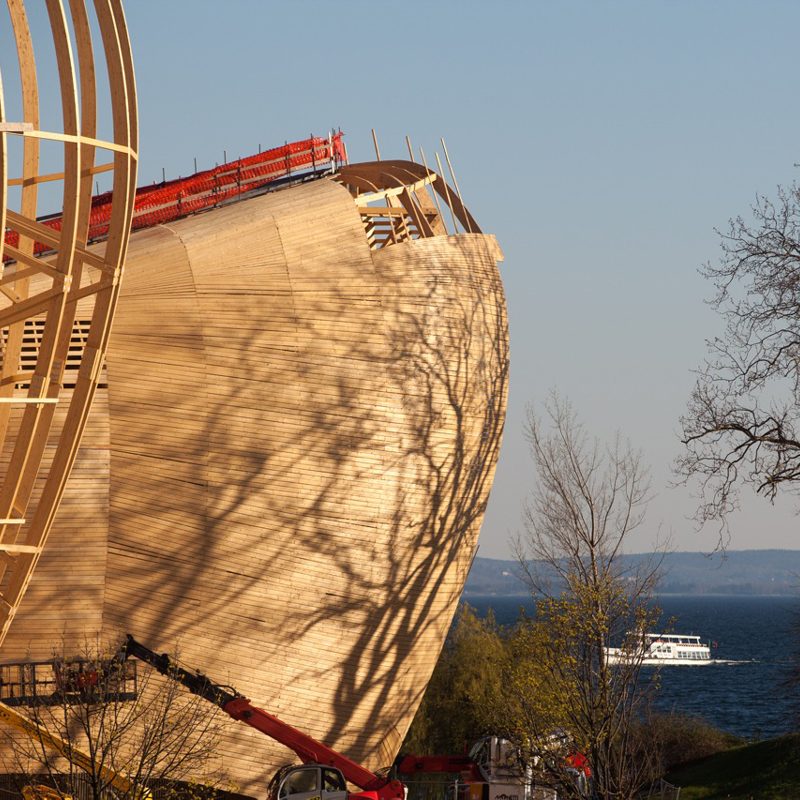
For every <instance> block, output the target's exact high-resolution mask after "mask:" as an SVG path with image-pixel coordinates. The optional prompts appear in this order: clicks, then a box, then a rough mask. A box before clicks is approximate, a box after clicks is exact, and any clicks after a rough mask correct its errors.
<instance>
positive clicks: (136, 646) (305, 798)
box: [120, 634, 406, 800]
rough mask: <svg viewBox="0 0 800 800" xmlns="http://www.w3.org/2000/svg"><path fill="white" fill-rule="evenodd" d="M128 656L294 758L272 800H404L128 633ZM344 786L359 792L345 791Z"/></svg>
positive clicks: (396, 784)
mask: <svg viewBox="0 0 800 800" xmlns="http://www.w3.org/2000/svg"><path fill="white" fill-rule="evenodd" d="M131 656H133V657H134V658H138V659H140V660H141V661H144V662H145V663H146V664H149V665H150V666H151V667H153V668H154V669H155V670H156V671H157V672H160V673H161V674H162V675H165V676H166V677H168V678H170V679H171V680H174V681H177V682H178V683H180V684H182V685H183V686H185V687H186V688H187V689H188V690H189V691H190V692H191V693H192V694H196V695H197V696H198V697H202V698H203V699H205V700H208V701H209V702H210V703H213V704H214V705H216V706H218V707H219V708H221V709H222V710H223V711H224V712H225V713H226V714H228V716H230V717H232V718H233V719H235V720H238V721H240V722H244V723H245V724H246V725H249V726H250V727H251V728H255V729H256V730H257V731H259V732H260V733H263V734H264V735H265V736H269V737H270V738H271V739H274V740H275V741H277V742H280V744H282V745H284V746H285V747H288V748H289V749H290V750H292V751H294V753H296V754H297V756H298V757H299V758H300V760H301V761H302V762H303V764H302V765H289V766H286V767H282V768H281V769H280V770H278V772H277V773H276V774H275V776H274V777H273V779H272V780H271V781H270V784H269V797H270V798H271V800H348V798H349V800H405V797H406V788H405V786H404V785H403V784H402V783H401V782H400V781H398V780H395V779H392V778H388V777H383V776H380V775H377V774H375V773H374V772H371V771H370V770H368V769H367V768H366V767H363V766H362V765H361V764H358V763H356V762H355V761H353V760H352V759H350V758H348V757H347V756H345V755H342V754H341V753H339V752H337V751H336V750H334V749H333V748H332V747H329V746H328V745H325V744H323V743H322V742H319V741H317V740H316V739H314V738H313V737H311V736H309V735H308V734H305V733H303V732H302V731H300V730H298V729H297V728H293V727H292V726H291V725H288V724H287V723H285V722H282V721H281V720H280V719H278V718H277V717H276V716H274V715H273V714H270V713H269V712H267V711H264V710H263V709H261V708H258V707H257V706H254V705H253V704H252V703H251V702H250V701H249V700H248V699H247V698H246V697H244V696H243V695H241V694H239V692H237V691H236V690H235V689H233V688H232V687H230V686H224V685H222V684H218V683H214V681H212V680H211V679H210V678H209V677H207V676H206V675H204V674H203V673H201V672H197V671H194V670H189V669H185V668H184V667H182V666H180V664H178V663H177V662H176V661H175V660H174V659H173V658H170V657H169V656H168V655H167V654H166V653H162V654H159V653H156V652H154V651H153V650H151V649H150V648H149V647H146V646H145V645H143V644H141V643H140V642H137V641H136V639H134V638H133V636H131V635H130V634H128V635H127V638H126V640H125V644H124V645H123V646H122V649H121V651H120V658H121V659H122V660H124V659H126V658H129V657H131ZM348 783H350V784H352V785H354V786H357V787H358V788H359V789H360V790H361V791H359V792H348V790H347V784H348Z"/></svg>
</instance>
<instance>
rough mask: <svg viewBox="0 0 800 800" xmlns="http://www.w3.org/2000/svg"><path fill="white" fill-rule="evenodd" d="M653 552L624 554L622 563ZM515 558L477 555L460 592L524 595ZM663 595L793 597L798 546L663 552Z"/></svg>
mask: <svg viewBox="0 0 800 800" xmlns="http://www.w3.org/2000/svg"><path fill="white" fill-rule="evenodd" d="M653 557H660V556H656V555H655V554H653V553H639V554H635V555H626V556H623V558H622V564H623V566H624V567H625V568H627V569H630V570H635V569H636V567H637V566H638V565H641V564H643V563H644V562H646V561H648V560H649V559H652V558H653ZM519 571H520V568H519V564H518V563H517V562H516V561H512V560H510V559H495V558H483V557H481V556H478V557H476V558H475V561H474V562H473V564H472V569H471V570H470V573H469V576H468V578H467V582H466V585H465V587H464V593H463V597H464V599H469V597H471V596H472V597H480V596H487V597H488V596H494V597H507V598H513V597H519V598H523V597H527V596H528V592H527V590H526V588H525V584H524V582H523V580H522V579H521V578H520V576H519ZM662 571H663V573H664V577H663V579H662V586H663V588H662V589H661V590H660V591H659V592H658V594H659V595H663V596H665V597H666V596H670V597H676V596H722V597H797V596H800V550H775V549H770V550H727V551H725V552H724V553H711V554H707V553H701V552H696V553H691V552H676V553H667V554H666V555H664V556H663V562H662Z"/></svg>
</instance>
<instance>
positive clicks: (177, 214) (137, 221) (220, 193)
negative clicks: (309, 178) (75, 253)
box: [5, 131, 347, 255]
mask: <svg viewBox="0 0 800 800" xmlns="http://www.w3.org/2000/svg"><path fill="white" fill-rule="evenodd" d="M343 136H344V134H343V133H342V132H341V131H339V132H338V133H334V134H331V135H330V136H329V137H328V138H323V137H319V136H312V137H310V138H309V139H304V140H302V141H299V142H290V143H288V144H285V145H283V146H282V147H275V148H273V149H272V150H266V151H264V152H263V153H258V154H257V155H254V156H248V157H247V158H241V159H239V160H238V161H231V162H229V163H227V164H222V165H220V166H218V167H214V169H208V170H205V171H204V172H198V173H196V174H195V175H190V176H189V177H188V178H178V179H177V180H173V181H165V182H164V183H159V184H155V185H153V186H143V187H141V188H139V189H137V190H136V202H135V205H134V212H133V224H132V229H133V230H139V229H141V228H150V227H152V226H154V225H161V224H163V223H166V222H172V221H173V220H176V219H180V218H181V217H185V216H188V215H189V214H194V213H195V212H197V211H202V210H204V209H207V208H214V207H215V206H219V205H224V204H225V203H229V202H231V201H232V200H235V199H236V198H237V197H240V196H242V195H245V194H249V193H251V192H254V191H257V190H258V189H261V188H263V187H265V186H268V185H269V184H271V183H275V182H278V181H281V180H283V179H286V178H289V177H290V176H292V175H295V174H296V173H299V172H302V171H307V170H308V169H309V167H310V168H311V170H312V171H316V170H317V169H324V168H331V167H332V168H334V169H335V168H336V166H337V165H338V164H344V163H346V161H347V158H346V152H345V149H344V142H343V141H342V137H343ZM112 194H113V193H112V192H105V193H104V194H100V195H97V196H95V197H93V198H92V211H91V215H90V217H89V235H88V241H95V240H98V239H102V238H103V237H104V236H106V235H107V233H108V224H109V220H110V219H111V203H112V199H113V198H112ZM41 222H42V224H44V225H47V227H49V228H52V229H53V230H56V231H58V230H60V229H61V217H60V216H55V217H50V218H48V219H43V220H41ZM5 241H6V243H7V244H9V245H11V246H13V247H16V246H17V245H18V243H19V234H18V233H17V232H16V231H6V234H5ZM49 249H50V248H49V246H48V245H46V244H42V243H40V242H36V243H35V245H34V252H35V253H36V254H37V255H39V254H41V253H43V252H46V251H47V250H49Z"/></svg>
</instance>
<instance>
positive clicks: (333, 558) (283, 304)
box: [2, 162, 508, 796]
mask: <svg viewBox="0 0 800 800" xmlns="http://www.w3.org/2000/svg"><path fill="white" fill-rule="evenodd" d="M392 163H397V162H392ZM412 166H413V165H412ZM409 171H410V172H411V173H412V174H411V175H410V177H409V181H411V180H412V179H413V180H414V181H419V180H420V178H419V176H418V175H417V174H416V172H415V171H413V170H411V167H409ZM423 177H424V176H423ZM429 180H430V179H429ZM362 200H363V198H362ZM390 201H391V197H389V198H388V199H387V197H385V196H384V197H383V198H382V199H381V200H380V202H381V203H383V205H384V206H386V207H389V206H387V203H388V202H390ZM358 202H359V201H358V200H356V202H354V198H353V196H352V194H351V192H350V191H349V190H348V187H347V185H342V183H340V182H337V181H336V180H333V179H327V178H326V179H320V180H316V181H314V182H311V183H307V184H304V185H300V186H296V187H292V188H288V189H285V190H282V191H279V192H275V193H272V194H269V195H265V196H263V197H258V198H254V199H250V200H246V201H242V202H240V203H237V204H234V205H231V206H228V207H225V208H220V209H217V210H214V211H211V212H207V213H203V214H199V215H196V216H194V217H190V218H187V219H184V220H180V221H177V222H175V223H172V224H171V225H169V226H168V227H166V226H163V227H159V228H154V229H150V230H146V231H142V232H140V233H136V234H134V235H133V236H132V237H131V240H130V247H129V252H128V260H127V264H126V274H125V282H124V284H123V288H122V293H121V297H120V301H119V304H118V308H117V314H116V319H115V323H114V328H113V332H112V335H111V339H110V342H109V347H108V353H107V359H106V367H107V372H106V380H105V382H104V384H103V388H100V389H99V390H98V401H99V402H96V404H95V406H94V409H93V412H92V415H91V417H90V420H89V424H88V427H87V433H86V436H85V438H84V441H83V445H82V447H81V449H80V451H79V454H78V459H77V464H76V468H75V471H74V480H73V481H72V482H71V483H70V484H68V486H67V490H66V493H65V497H64V504H63V505H62V513H61V514H59V516H58V518H57V519H56V522H55V524H54V526H53V530H52V533H51V537H50V545H48V547H47V548H46V549H45V552H44V554H43V555H42V557H41V560H40V565H39V568H38V570H37V573H36V575H35V576H34V579H33V582H32V584H31V588H30V590H29V594H28V598H27V599H26V601H25V602H24V603H23V605H22V607H21V609H20V611H19V613H18V615H17V618H16V621H15V624H14V625H13V626H12V627H11V630H10V632H9V635H8V638H7V640H6V643H5V646H4V650H3V654H2V658H3V661H6V662H13V661H18V660H20V659H21V658H24V657H30V658H36V659H41V658H46V657H47V656H48V654H49V650H50V649H51V648H52V647H53V645H54V644H56V645H58V644H59V643H60V642H61V641H65V642H67V643H74V645H75V646H76V647H78V646H79V645H82V644H83V641H84V637H85V636H88V637H90V638H93V637H94V636H95V634H96V632H97V631H98V629H99V628H102V636H103V637H104V638H105V639H106V640H111V639H113V638H114V637H117V636H120V635H121V634H122V633H123V632H125V631H131V632H132V633H134V634H135V635H136V637H137V638H139V639H140V640H141V641H143V642H146V643H147V644H148V645H149V646H151V647H153V648H154V649H156V650H165V651H169V650H174V648H176V647H177V648H178V649H179V652H180V657H181V659H182V660H183V661H184V662H186V663H188V664H191V665H194V666H197V667H198V668H201V669H202V670H204V671H205V672H207V673H209V674H210V675H212V676H214V677H215V678H217V679H218V680H220V681H227V682H230V683H231V684H233V685H234V686H235V687H236V688H237V689H239V690H240V691H241V692H243V693H245V694H247V695H248V696H249V697H250V698H251V699H252V700H253V701H254V702H255V703H256V704H259V705H262V706H263V707H265V708H267V709H268V710H270V711H272V712H273V713H276V714H277V715H278V716H280V717H281V718H282V719H284V720H285V721H286V722H288V723H290V724H292V725H295V726H297V727H299V728H302V729H303V730H304V731H307V732H308V733H310V734H311V735H312V736H315V737H317V738H320V739H322V740H323V741H325V742H327V743H329V744H331V745H333V746H334V747H336V748H338V749H340V750H342V751H343V752H345V753H346V754H347V755H349V756H350V757H352V758H354V759H356V760H358V761H363V762H364V763H366V764H367V765H368V766H369V767H371V768H378V767H381V766H386V765H388V764H389V763H391V761H392V759H393V758H394V756H395V755H396V752H397V749H398V747H399V746H400V743H401V741H402V738H403V736H404V734H405V732H406V730H407V727H408V725H409V724H410V722H411V719H412V717H413V715H414V712H415V711H416V708H417V705H418V703H419V701H420V699H421V695H422V692H423V691H424V688H425V685H426V683H427V681H428V679H429V677H430V674H431V671H432V670H433V666H434V664H435V661H436V659H437V656H438V654H439V650H440V648H441V646H442V642H443V640H444V636H445V634H446V632H447V629H448V627H449V625H450V621H451V619H452V616H453V613H454V610H455V606H456V603H457V600H458V597H459V595H460V592H461V588H462V586H463V582H464V580H465V578H466V573H467V571H468V568H469V564H470V562H471V559H472V556H473V554H474V551H475V547H476V542H477V537H478V532H479V528H480V523H481V519H482V515H483V511H484V508H485V505H486V501H487V498H488V492H489V488H490V486H491V481H492V477H493V473H494V467H495V463H496V459H497V453H498V448H499V444H500V437H501V432H502V426H503V419H504V412H505V402H506V385H507V367H508V355H507V332H506V318H505V305H504V299H503V292H502V286H501V283H500V278H499V274H498V271H497V264H496V262H497V261H498V260H499V259H500V258H501V253H500V250H499V247H498V246H497V243H496V242H495V240H494V238H493V237H491V236H486V235H483V234H481V233H477V232H474V233H460V234H459V235H445V233H444V232H443V230H442V233H440V234H439V235H428V236H425V237H421V238H415V237H407V238H403V237H399V236H398V237H397V238H398V241H397V242H396V243H395V242H391V243H384V244H383V246H381V247H379V248H374V247H372V246H371V244H370V241H369V240H368V236H369V232H368V231H366V229H365V226H364V223H363V216H365V215H362V214H361V213H360V211H359V207H358ZM432 207H433V203H430V204H428V205H425V206H424V210H425V209H427V211H426V213H428V215H429V217H428V218H429V222H428V223H427V224H428V229H429V230H430V231H434V229H435V228H436V226H437V225H438V223H437V221H436V220H435V219H434V218H433V214H432V212H431V211H430V209H431V208H432ZM459 210H460V208H459ZM411 212H413V213H415V214H416V213H417V212H416V211H415V210H414V209H413V208H412V209H411ZM462 216H463V215H462ZM463 218H464V220H465V221H466V222H467V223H469V224H471V223H470V220H471V218H468V217H466V216H464V217H463ZM417 221H418V222H419V225H420V226H421V227H422V228H424V227H425V224H426V223H425V222H420V221H419V217H417ZM476 229H477V228H476ZM105 386H107V388H104V387H105ZM66 506H69V509H70V511H69V513H66V512H65V507H66ZM77 509H81V515H80V517H79V516H78V515H77V513H76V510H77ZM77 519H80V520H81V524H80V525H77V524H76V520H77ZM65 594H66V595H68V597H66V598H65V597H64V595H65ZM29 601H30V602H29ZM221 755H222V757H223V761H224V767H225V769H227V770H228V772H229V774H230V778H231V780H232V781H233V783H234V785H235V786H236V787H237V788H238V790H239V791H242V792H245V793H247V794H251V795H254V796H262V795H263V792H264V791H265V787H266V783H267V781H268V779H269V777H271V775H272V773H273V772H274V770H275V769H276V767H277V766H279V765H280V764H282V763H286V762H287V761H290V760H292V758H293V756H292V754H290V753H289V752H288V751H285V750H283V749H282V748H280V747H279V746H278V745H275V744H273V743H271V742H270V741H269V740H267V739H266V738H264V737H263V736H260V735H258V734H256V733H255V732H253V731H251V730H249V729H248V728H246V727H245V726H243V725H237V724H235V723H233V722H231V724H230V726H229V728H228V735H227V738H226V739H225V742H224V747H223V752H222V754H221Z"/></svg>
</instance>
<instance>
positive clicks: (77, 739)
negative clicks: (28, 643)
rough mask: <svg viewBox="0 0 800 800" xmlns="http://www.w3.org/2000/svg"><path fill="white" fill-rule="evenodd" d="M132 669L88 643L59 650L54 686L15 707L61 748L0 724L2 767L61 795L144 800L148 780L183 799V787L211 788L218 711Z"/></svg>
mask: <svg viewBox="0 0 800 800" xmlns="http://www.w3.org/2000/svg"><path fill="white" fill-rule="evenodd" d="M131 666H132V664H131V662H127V663H125V662H122V661H120V660H119V659H118V658H116V654H115V652H114V651H113V649H112V650H109V651H103V650H102V649H100V648H97V647H90V646H88V645H87V646H86V647H85V648H84V652H82V653H81V654H80V656H79V657H74V656H71V657H69V658H67V657H65V656H64V655H63V654H60V655H58V656H56V657H55V658H54V659H53V674H54V675H55V678H56V680H55V681H54V683H53V684H52V687H51V688H53V690H52V691H43V690H42V689H41V688H40V689H39V690H38V691H33V692H31V693H29V695H28V696H27V697H25V698H23V699H24V703H23V705H22V707H21V709H20V710H21V711H23V713H24V714H25V716H26V717H27V718H29V719H30V720H31V721H33V722H34V723H35V725H36V726H38V727H40V728H43V729H44V730H45V731H46V732H48V733H50V734H53V735H54V736H55V737H57V738H58V739H60V740H62V741H63V743H64V744H65V747H60V748H53V746H52V744H51V743H50V742H48V740H47V737H46V736H43V735H41V734H38V735H37V734H35V733H34V734H33V735H31V734H30V733H28V734H25V733H23V732H22V731H21V730H20V729H19V728H18V727H4V728H3V729H2V732H1V733H0V735H2V738H3V739H4V741H3V742H2V744H0V753H2V761H3V766H4V768H5V771H6V772H13V773H16V774H18V775H20V776H21V778H22V782H23V783H24V784H26V785H32V784H36V783H44V785H46V786H49V787H50V788H51V789H52V790H55V791H56V792H57V793H58V794H59V795H60V796H61V797H65V798H66V797H87V795H88V797H89V798H91V800H102V798H108V797H110V796H114V797H115V798H118V800H141V798H142V797H146V796H147V793H148V790H149V789H150V788H153V787H154V786H158V787H159V789H160V792H159V797H167V796H169V795H170V793H172V792H173V791H174V792H176V793H178V794H179V795H181V796H185V795H186V794H187V788H186V786H185V785H182V784H184V783H188V784H191V786H192V790H191V794H192V795H193V796H200V795H203V794H204V793H206V792H208V793H209V794H211V793H213V791H214V790H215V789H216V788H218V786H219V779H218V777H216V775H217V774H218V771H217V770H216V769H215V767H217V766H218V764H217V761H218V757H217V755H216V752H217V748H218V745H219V741H220V735H219V734H220V729H221V723H222V721H223V720H222V715H221V714H220V713H219V712H218V711H217V710H216V709H215V708H214V707H213V706H211V705H210V704H208V703H207V702H206V701H204V700H203V699H201V698H199V697H195V696H193V695H189V693H188V692H186V691H185V690H184V689H183V688H182V687H181V685H180V684H178V683H177V682H175V681H171V680H165V679H164V678H162V677H161V676H159V675H157V674H156V673H154V672H152V671H151V670H150V669H149V668H147V667H145V668H144V669H141V665H139V667H140V668H139V669H138V672H137V673H136V678H135V680H133V679H132V675H131V672H130V669H131ZM23 669H24V667H23ZM81 754H85V755H86V756H88V757H89V758H88V759H85V758H81Z"/></svg>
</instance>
